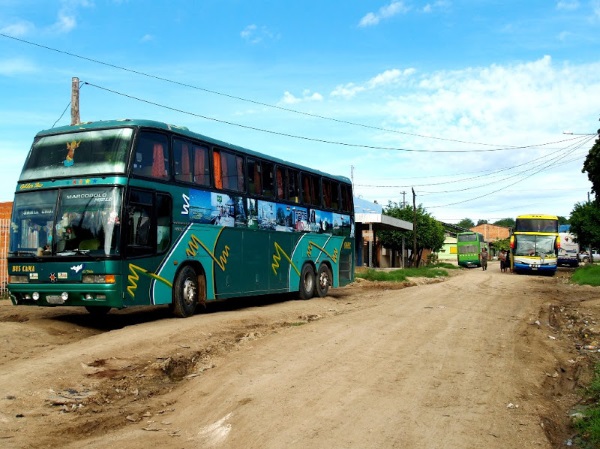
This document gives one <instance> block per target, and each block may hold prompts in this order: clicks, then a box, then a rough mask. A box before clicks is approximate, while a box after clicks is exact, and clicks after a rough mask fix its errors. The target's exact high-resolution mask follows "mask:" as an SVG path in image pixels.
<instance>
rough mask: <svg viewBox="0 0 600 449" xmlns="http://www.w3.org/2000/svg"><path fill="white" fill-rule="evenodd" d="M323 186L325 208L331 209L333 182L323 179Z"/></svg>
mask: <svg viewBox="0 0 600 449" xmlns="http://www.w3.org/2000/svg"><path fill="white" fill-rule="evenodd" d="M321 186H322V189H323V206H325V207H326V208H328V209H330V208H331V181H329V180H328V179H323V180H322V181H321Z"/></svg>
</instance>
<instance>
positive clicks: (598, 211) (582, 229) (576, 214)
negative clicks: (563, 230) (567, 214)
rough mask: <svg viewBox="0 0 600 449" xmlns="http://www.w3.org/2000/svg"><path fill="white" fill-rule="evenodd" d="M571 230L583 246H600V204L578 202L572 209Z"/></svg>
mask: <svg viewBox="0 0 600 449" xmlns="http://www.w3.org/2000/svg"><path fill="white" fill-rule="evenodd" d="M571 232H572V233H573V234H575V235H576V236H577V243H579V245H580V246H581V247H586V248H587V247H589V246H592V247H595V248H598V247H600V205H598V203H596V202H585V203H577V204H575V207H574V208H573V210H572V211H571Z"/></svg>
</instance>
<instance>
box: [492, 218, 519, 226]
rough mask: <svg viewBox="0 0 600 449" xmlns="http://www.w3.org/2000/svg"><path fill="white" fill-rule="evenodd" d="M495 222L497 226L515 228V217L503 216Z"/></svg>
mask: <svg viewBox="0 0 600 449" xmlns="http://www.w3.org/2000/svg"><path fill="white" fill-rule="evenodd" d="M493 224H495V225H496V226H504V227H505V228H514V227H515V219H514V218H502V219H500V220H498V221H495V222H494V223H493Z"/></svg>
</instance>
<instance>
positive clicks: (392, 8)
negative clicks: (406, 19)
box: [358, 1, 410, 27]
mask: <svg viewBox="0 0 600 449" xmlns="http://www.w3.org/2000/svg"><path fill="white" fill-rule="evenodd" d="M409 10H410V8H409V7H408V6H406V5H405V4H404V2H402V1H392V2H391V3H390V4H389V5H386V6H383V7H381V8H379V10H378V11H377V12H369V13H367V14H366V15H365V16H364V17H363V18H362V19H360V22H359V23H358V26H359V27H368V26H374V25H377V24H378V23H379V22H380V21H382V20H384V19H389V18H390V17H394V16H396V15H398V14H405V13H407V12H408V11H409Z"/></svg>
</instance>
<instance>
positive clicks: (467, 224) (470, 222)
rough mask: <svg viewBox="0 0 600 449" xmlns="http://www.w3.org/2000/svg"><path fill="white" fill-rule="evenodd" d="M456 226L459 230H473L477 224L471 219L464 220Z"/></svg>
mask: <svg viewBox="0 0 600 449" xmlns="http://www.w3.org/2000/svg"><path fill="white" fill-rule="evenodd" d="M456 226H458V227H459V228H465V229H471V228H474V227H475V223H474V222H473V220H471V219H470V218H463V219H462V220H460V221H459V222H458V223H457V224H456Z"/></svg>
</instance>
